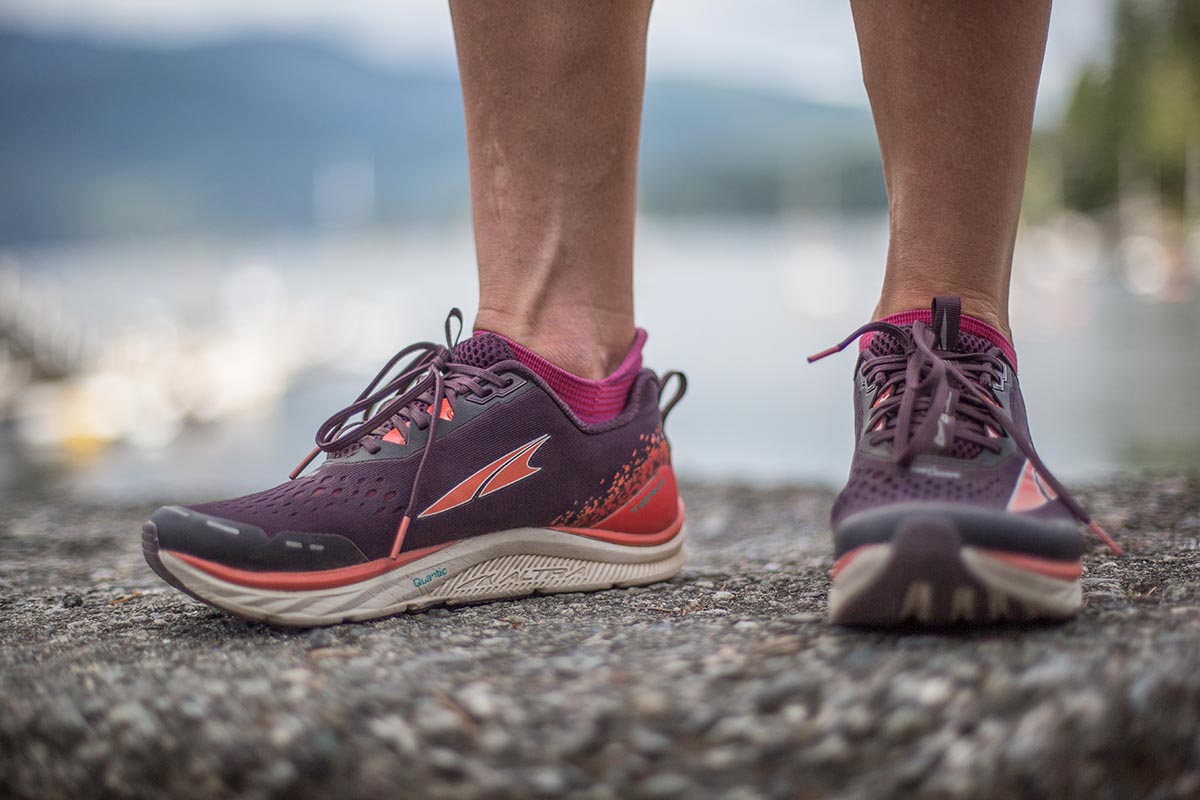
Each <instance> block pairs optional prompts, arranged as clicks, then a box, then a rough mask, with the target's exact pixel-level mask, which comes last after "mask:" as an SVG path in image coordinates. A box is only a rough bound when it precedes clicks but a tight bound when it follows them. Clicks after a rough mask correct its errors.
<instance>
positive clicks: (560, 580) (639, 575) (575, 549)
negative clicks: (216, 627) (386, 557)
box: [159, 528, 684, 625]
mask: <svg viewBox="0 0 1200 800" xmlns="http://www.w3.org/2000/svg"><path fill="white" fill-rule="evenodd" d="M683 540H684V532H683V530H682V529H681V530H680V531H679V533H677V534H676V535H675V536H674V537H673V538H671V539H670V540H668V541H666V542H664V543H662V544H659V545H653V546H649V547H637V546H629V545H619V544H613V543H611V542H604V541H600V540H598V539H590V538H588V537H586V536H580V535H577V534H572V533H565V532H563V531H556V530H553V529H550V528H513V529H511V530H507V531H498V532H496V533H489V534H486V535H484V536H476V537H472V538H470V539H464V540H462V541H459V542H455V543H454V544H452V545H450V546H449V547H445V548H443V549H441V550H438V551H437V552H434V553H430V554H429V555H428V556H425V557H424V558H421V559H418V560H416V561H413V562H410V563H408V564H405V565H403V566H401V567H398V568H396V569H394V570H392V571H390V572H386V573H384V574H382V575H377V576H375V577H373V578H369V579H367V580H364V581H360V582H357V583H352V584H349V585H346V586H337V587H330V588H326V589H305V590H296V591H284V590H277V589H258V588H251V587H247V586H241V585H238V584H235V583H230V582H229V581H225V580H222V579H220V578H217V577H214V576H213V575H210V574H209V573H207V572H205V571H204V570H202V569H200V568H198V567H195V566H192V565H191V564H189V563H188V562H186V561H184V560H183V559H182V558H179V557H178V556H176V555H174V554H172V553H171V552H170V551H168V550H163V551H160V553H159V557H160V559H161V560H162V563H163V566H164V567H165V568H166V569H167V570H168V571H170V572H171V574H172V575H174V576H175V577H176V578H177V579H178V580H179V581H180V582H181V583H182V584H183V585H184V586H186V587H187V589H188V590H189V591H191V592H193V593H194V594H196V595H197V596H198V597H201V598H203V599H204V600H205V601H207V602H209V603H212V604H213V605H216V606H218V607H220V608H224V609H226V610H228V611H232V612H234V613H237V614H242V615H243V616H248V617H253V618H255V619H264V620H268V621H271V622H276V623H280V624H284V625H329V624H334V623H337V622H342V621H344V620H362V619H372V618H375V617H382V616H388V615H390V614H397V613H400V612H402V611H408V610H413V609H418V608H425V607H428V606H432V605H438V604H442V603H447V604H454V603H467V602H474V601H479V600H489V599H496V598H502V597H518V596H521V595H526V594H532V593H534V592H577V591H591V590H596V589H605V588H609V587H611V586H633V585H640V584H648V583H657V582H659V581H664V580H667V579H669V578H671V577H673V576H674V575H675V574H676V573H678V572H679V569H680V568H681V567H682V565H683V558H684V553H683Z"/></svg>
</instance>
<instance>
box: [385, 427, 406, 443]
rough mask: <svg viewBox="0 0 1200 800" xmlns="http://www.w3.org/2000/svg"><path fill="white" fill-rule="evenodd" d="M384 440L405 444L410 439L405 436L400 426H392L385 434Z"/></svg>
mask: <svg viewBox="0 0 1200 800" xmlns="http://www.w3.org/2000/svg"><path fill="white" fill-rule="evenodd" d="M383 440H384V441H385V442H392V443H394V444H404V443H405V442H407V441H408V440H407V439H405V438H404V434H403V433H401V432H400V429H399V428H392V429H391V430H390V431H388V432H387V433H385V434H384V435H383Z"/></svg>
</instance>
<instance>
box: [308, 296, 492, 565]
mask: <svg viewBox="0 0 1200 800" xmlns="http://www.w3.org/2000/svg"><path fill="white" fill-rule="evenodd" d="M455 320H457V321H458V332H459V333H460V334H461V333H462V328H463V317H462V312H461V311H459V310H458V309H457V308H454V309H451V310H450V313H449V314H448V315H447V316H446V344H445V345H440V344H435V343H433V342H418V343H417V344H412V345H409V346H408V347H405V348H404V349H403V350H401V351H400V352H398V353H396V355H394V356H392V357H391V359H389V360H388V362H387V364H386V365H384V367H383V369H381V370H380V371H379V373H378V374H377V375H376V376H375V378H374V379H373V380H372V381H371V382H370V383H369V384H367V388H365V389H363V391H362V393H361V394H359V396H358V399H357V400H355V401H354V402H353V403H351V404H350V405H348V406H346V407H345V408H343V409H342V410H341V411H338V412H337V413H335V414H334V415H333V416H331V417H330V418H329V419H327V420H325V421H324V422H323V423H321V426H320V427H319V428H317V435H316V443H317V446H316V447H314V448H313V449H312V452H310V453H309V454H308V455H307V456H305V458H304V460H303V461H301V462H300V464H299V465H298V466H297V467H296V468H295V469H294V470H292V473H291V476H290V477H291V478H292V480H295V479H296V478H297V477H298V476H299V475H300V473H301V472H303V471H304V470H305V468H306V467H308V465H309V464H311V463H312V461H313V459H315V458H316V457H317V456H318V455H319V454H320V453H322V452H325V453H336V452H338V451H340V450H343V449H345V448H347V447H350V446H352V445H360V446H362V447H364V448H366V449H367V450H368V451H369V452H371V453H377V452H379V449H380V445H379V439H380V438H381V437H382V436H384V435H385V434H386V433H387V431H388V430H390V429H391V428H393V427H395V428H404V427H408V426H410V425H411V426H416V427H418V428H422V429H423V428H425V427H428V428H429V436H428V437H427V438H426V440H425V447H424V449H423V450H422V451H421V460H420V461H419V462H418V463H417V472H416V475H415V476H414V477H413V484H412V490H411V491H410V493H409V498H408V505H407V506H406V507H405V509H404V518H403V519H402V520H401V521H400V527H399V528H397V530H396V538H395V540H394V542H393V544H392V551H391V557H392V558H393V559H394V558H396V557H397V556H398V555H399V553H400V548H401V546H402V545H403V544H404V536H405V534H406V533H407V532H408V526H409V525H410V524H411V515H412V513H413V511H414V509H415V508H416V507H417V498H418V492H419V490H420V486H421V476H422V475H423V474H424V472H425V464H426V462H427V461H428V460H429V454H430V453H431V452H433V443H434V440H435V439H436V438H437V428H438V420H439V419H440V418H441V413H440V412H441V408H442V401H443V400H449V401H450V402H451V404H452V406H453V400H454V398H455V397H460V396H464V395H477V396H486V395H487V394H488V393H489V392H491V391H494V390H496V389H503V388H506V387H507V386H509V379H506V378H503V377H501V376H499V375H497V374H496V373H495V372H492V371H491V370H489V369H486V368H483V367H477V366H474V365H471V364H463V363H461V362H456V361H454V346H455V344H457V338H458V337H457V336H456V335H454V334H452V333H451V323H452V322H453V321H455ZM409 356H413V358H412V359H411V360H410V361H409V362H408V363H407V364H405V365H404V366H403V367H402V368H401V369H400V372H399V373H398V374H397V375H396V376H395V377H394V378H392V379H391V380H389V381H387V382H386V383H383V381H384V379H385V378H386V377H387V376H388V375H389V374H390V373H391V372H392V370H393V369H394V368H395V367H396V365H397V364H399V363H400V362H401V361H403V360H404V359H405V358H407V357H409ZM381 383H382V384H383V385H382V386H380V384H381ZM377 387H378V388H377ZM376 406H378V408H376ZM359 415H361V419H359V420H358V421H354V418H355V417H358V416H359Z"/></svg>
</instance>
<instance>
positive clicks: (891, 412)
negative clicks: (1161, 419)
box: [808, 321, 1122, 555]
mask: <svg viewBox="0 0 1200 800" xmlns="http://www.w3.org/2000/svg"><path fill="white" fill-rule="evenodd" d="M871 332H875V333H882V334H885V335H887V336H891V337H894V338H895V340H896V341H897V342H899V343H900V345H901V347H902V349H903V352H902V353H898V354H895V355H881V356H876V357H874V358H872V359H871V361H870V370H871V374H870V380H872V381H874V382H876V384H877V385H878V386H879V394H878V395H877V397H883V398H884V399H883V400H881V401H878V402H877V403H876V405H875V406H874V407H873V408H872V409H871V415H870V417H869V418H868V420H867V429H868V430H869V431H870V434H869V436H870V438H869V441H870V442H871V444H879V443H881V442H884V441H889V440H890V441H891V442H892V460H893V461H894V462H895V463H896V464H898V465H900V466H904V467H907V466H908V465H909V464H911V463H912V461H913V460H914V459H915V458H916V457H917V456H918V455H920V454H921V453H929V452H946V451H948V450H949V449H950V447H951V445H952V444H953V442H954V440H955V439H956V438H957V439H959V440H961V441H964V442H969V443H971V444H975V445H978V446H980V447H983V448H986V449H989V450H992V451H994V452H998V451H999V449H1000V447H999V443H998V441H997V440H996V436H993V435H992V434H991V433H989V428H990V429H991V430H992V431H994V432H995V434H996V435H997V436H998V435H999V434H1000V433H1001V432H1003V433H1004V434H1007V435H1008V436H1010V437H1012V440H1013V441H1014V442H1015V443H1016V445H1017V447H1018V449H1020V451H1021V453H1022V454H1024V456H1025V457H1026V458H1028V459H1029V461H1030V463H1032V464H1033V466H1034V469H1036V470H1037V472H1038V474H1039V475H1040V476H1041V477H1042V479H1043V480H1045V481H1046V482H1047V483H1048V484H1049V485H1050V487H1051V488H1052V489H1053V490H1054V491H1055V492H1056V493H1057V495H1058V497H1059V498H1060V499H1061V500H1062V501H1063V503H1064V504H1065V505H1066V506H1067V508H1068V509H1070V511H1071V513H1072V514H1074V515H1075V517H1076V519H1078V520H1079V521H1080V522H1081V523H1083V524H1084V525H1086V526H1087V528H1088V529H1089V530H1090V531H1092V533H1094V534H1096V536H1097V537H1099V538H1100V540H1101V541H1102V542H1104V544H1106V545H1107V546H1108V548H1109V549H1110V550H1112V551H1113V552H1114V553H1116V554H1118V555H1120V554H1121V552H1122V550H1121V547H1120V545H1118V544H1117V543H1116V541H1115V540H1114V539H1113V538H1112V537H1111V536H1110V535H1109V534H1108V533H1107V532H1106V531H1105V530H1104V529H1103V528H1101V527H1100V525H1099V524H1098V523H1096V522H1095V521H1094V520H1093V519H1092V518H1091V516H1089V515H1088V513H1087V511H1086V510H1084V508H1083V506H1082V505H1080V503H1079V501H1078V500H1076V499H1075V498H1074V496H1072V495H1071V493H1070V492H1068V491H1067V489H1066V487H1065V486H1063V484H1062V482H1061V481H1059V480H1058V479H1057V478H1056V477H1054V474H1053V473H1051V472H1050V470H1048V469H1047V468H1046V465H1045V464H1044V463H1042V460H1041V458H1040V457H1039V456H1038V454H1037V451H1036V450H1034V448H1033V443H1032V442H1031V441H1030V440H1029V438H1028V437H1027V436H1025V434H1024V433H1022V432H1021V430H1020V428H1019V427H1018V426H1017V424H1016V423H1015V422H1014V421H1013V419H1012V417H1010V416H1009V415H1008V414H1006V413H1005V412H1004V410H1003V409H1001V408H1000V406H999V405H998V404H997V402H996V400H995V398H994V397H992V396H991V395H990V394H989V393H988V391H987V390H986V388H985V387H988V386H991V385H994V384H993V383H992V382H993V381H996V380H999V379H1000V378H1001V376H1002V375H1003V374H1004V370H1005V369H1006V367H1005V365H1004V363H1003V362H1002V361H1001V359H1000V354H999V351H998V350H995V351H987V352H966V353H950V352H944V351H940V350H937V349H935V348H934V343H935V342H936V341H937V337H936V335H935V334H934V332H933V331H931V330H930V329H929V326H928V325H926V324H925V323H924V322H921V321H917V322H914V323H913V324H912V330H911V332H910V331H908V330H905V329H904V328H901V327H899V326H897V325H893V324H892V323H890V322H868V323H867V324H866V325H863V326H861V327H859V328H858V329H857V330H856V331H854V332H853V333H851V334H850V335H849V336H847V337H846V338H845V339H843V340H842V341H841V342H840V343H839V344H837V345H835V346H833V347H830V348H828V349H826V350H822V351H821V352H819V353H816V354H814V355H811V356H809V358H808V361H809V363H810V364H811V363H812V362H814V361H819V360H820V359H822V358H825V357H826V356H830V355H833V354H834V353H840V352H841V351H843V350H845V349H846V348H847V347H849V346H850V344H851V343H853V342H854V341H855V340H856V339H858V338H859V337H860V336H862V335H864V334H866V333H871ZM881 423H882V424H881Z"/></svg>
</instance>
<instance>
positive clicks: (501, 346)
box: [454, 333, 516, 367]
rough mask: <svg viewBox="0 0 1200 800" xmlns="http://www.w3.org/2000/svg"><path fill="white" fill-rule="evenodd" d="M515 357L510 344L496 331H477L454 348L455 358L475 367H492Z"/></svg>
mask: <svg viewBox="0 0 1200 800" xmlns="http://www.w3.org/2000/svg"><path fill="white" fill-rule="evenodd" d="M515 357H516V356H514V355H513V351H512V349H511V348H510V347H509V346H508V344H507V343H506V342H505V341H504V340H503V339H501V338H500V337H499V336H497V335H496V334H494V333H477V334H475V335H474V336H472V337H471V338H470V339H464V340H463V341H461V342H459V343H458V345H457V346H455V348H454V360H455V361H459V362H461V363H463V364H470V365H471V366H473V367H490V366H491V365H492V364H496V363H498V362H501V361H509V360H511V359H513V358H515Z"/></svg>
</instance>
